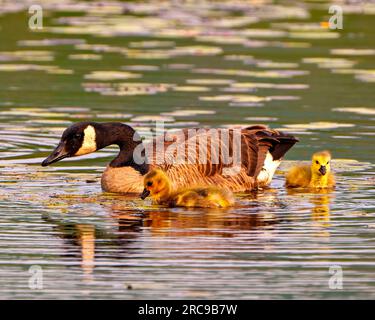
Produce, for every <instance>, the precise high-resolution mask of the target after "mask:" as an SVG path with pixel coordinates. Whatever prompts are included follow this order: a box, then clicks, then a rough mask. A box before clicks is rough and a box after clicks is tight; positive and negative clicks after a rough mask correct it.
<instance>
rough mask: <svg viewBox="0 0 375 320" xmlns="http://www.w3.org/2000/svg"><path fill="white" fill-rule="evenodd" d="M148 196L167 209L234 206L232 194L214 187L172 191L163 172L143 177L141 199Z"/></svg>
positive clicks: (169, 182)
mask: <svg viewBox="0 0 375 320" xmlns="http://www.w3.org/2000/svg"><path fill="white" fill-rule="evenodd" d="M148 196H151V198H152V199H153V200H154V202H155V203H157V204H161V205H167V206H169V207H198V208H226V207H229V206H232V205H233V204H234V197H233V193H232V192H231V191H229V190H223V189H219V188H215V187H204V188H203V187H202V188H199V187H197V188H191V189H179V190H176V191H174V190H172V183H171V181H170V179H169V178H168V176H167V175H166V174H165V172H164V171H162V170H159V169H155V170H152V171H150V172H149V173H147V174H146V176H145V177H144V190H143V192H142V194H141V198H142V199H145V198H147V197H148Z"/></svg>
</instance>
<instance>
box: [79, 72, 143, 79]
mask: <svg viewBox="0 0 375 320" xmlns="http://www.w3.org/2000/svg"><path fill="white" fill-rule="evenodd" d="M140 77H142V75H141V74H138V73H132V72H126V71H92V72H91V73H89V74H86V75H85V79H90V80H102V81H110V80H124V79H134V78H140Z"/></svg>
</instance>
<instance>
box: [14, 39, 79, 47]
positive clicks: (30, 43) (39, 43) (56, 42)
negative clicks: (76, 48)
mask: <svg viewBox="0 0 375 320" xmlns="http://www.w3.org/2000/svg"><path fill="white" fill-rule="evenodd" d="M83 43H85V40H83V39H66V38H65V39H42V40H20V41H18V42H17V45H19V46H21V47H22V46H24V47H52V46H53V47H55V46H60V45H62V46H66V45H78V44H83Z"/></svg>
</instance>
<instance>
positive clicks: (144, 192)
mask: <svg viewBox="0 0 375 320" xmlns="http://www.w3.org/2000/svg"><path fill="white" fill-rule="evenodd" d="M149 195H150V191H149V190H147V189H143V191H142V193H141V199H142V200H144V199H146V198H147V197H148V196H149Z"/></svg>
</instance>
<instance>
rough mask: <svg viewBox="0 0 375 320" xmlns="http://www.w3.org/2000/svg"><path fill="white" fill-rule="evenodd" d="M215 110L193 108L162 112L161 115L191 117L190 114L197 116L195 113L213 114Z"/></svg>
mask: <svg viewBox="0 0 375 320" xmlns="http://www.w3.org/2000/svg"><path fill="white" fill-rule="evenodd" d="M215 113H216V112H215V111H214V110H198V109H197V110H194V109H188V110H175V111H172V112H163V113H161V115H163V116H171V117H191V116H197V115H209V114H215Z"/></svg>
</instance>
